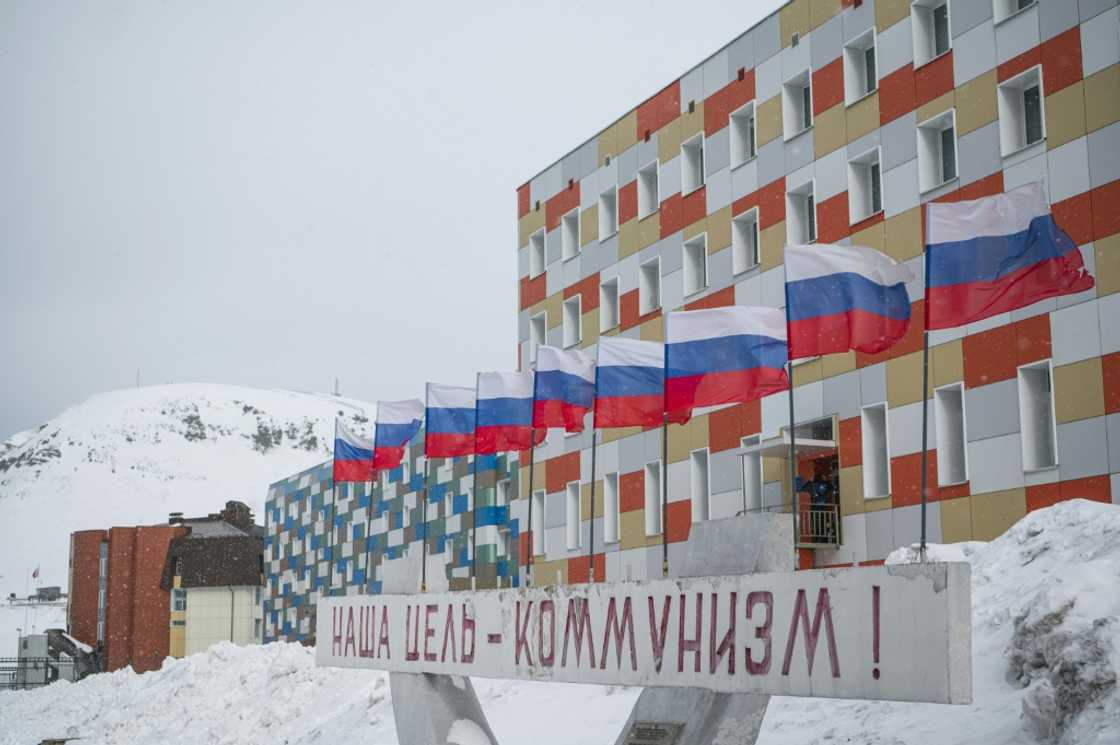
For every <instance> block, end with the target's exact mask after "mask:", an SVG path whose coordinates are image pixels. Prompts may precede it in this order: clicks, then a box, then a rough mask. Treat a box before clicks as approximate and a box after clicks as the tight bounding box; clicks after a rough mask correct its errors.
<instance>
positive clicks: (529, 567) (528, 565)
mask: <svg viewBox="0 0 1120 745" xmlns="http://www.w3.org/2000/svg"><path fill="white" fill-rule="evenodd" d="M536 440H537V430H536V428H535V427H530V428H529V524H528V525H527V526H526V530H527V532H528V534H529V540H528V541H526V545H527V546H528V550H529V556H528V557H527V558H526V559H525V584H527V585H529V584H532V582H533V551H535V550H536V549H534V548H533V456H534V454H535V453H536V450H537V448H536V446H535V444H534V443H535V442H536Z"/></svg>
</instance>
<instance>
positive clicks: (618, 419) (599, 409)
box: [595, 336, 665, 427]
mask: <svg viewBox="0 0 1120 745" xmlns="http://www.w3.org/2000/svg"><path fill="white" fill-rule="evenodd" d="M664 413H665V345H664V344H661V343H660V342H656V341H639V340H637V339H625V338H622V337H619V336H603V337H600V338H599V365H598V367H597V368H596V371H595V426H596V427H635V426H640V427H651V426H654V425H657V424H661V419H662V414H664Z"/></svg>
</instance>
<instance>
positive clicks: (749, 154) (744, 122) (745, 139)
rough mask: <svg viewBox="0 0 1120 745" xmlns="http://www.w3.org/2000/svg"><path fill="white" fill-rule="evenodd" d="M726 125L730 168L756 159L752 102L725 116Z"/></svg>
mask: <svg viewBox="0 0 1120 745" xmlns="http://www.w3.org/2000/svg"><path fill="white" fill-rule="evenodd" d="M727 124H728V134H729V135H730V137H728V141H729V144H730V148H731V167H732V168H738V167H739V166H741V165H743V164H744V163H750V162H751V161H752V160H754V159H755V158H757V157H758V115H757V112H756V107H755V102H754V100H753V99H752V100H751V101H749V102H748V103H745V104H743V105H742V106H740V107H739V108H737V109H735V110H734V111H732V112H731V113H730V114H729V115H728V116H727ZM744 144H745V145H746V147H745V148H744Z"/></svg>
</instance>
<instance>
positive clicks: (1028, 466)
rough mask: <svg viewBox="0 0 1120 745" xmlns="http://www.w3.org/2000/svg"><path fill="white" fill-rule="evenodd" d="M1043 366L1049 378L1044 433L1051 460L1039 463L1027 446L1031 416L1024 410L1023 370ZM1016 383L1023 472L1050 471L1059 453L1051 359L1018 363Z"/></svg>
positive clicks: (1057, 460) (1053, 467) (1025, 399)
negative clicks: (1048, 444) (1047, 429)
mask: <svg viewBox="0 0 1120 745" xmlns="http://www.w3.org/2000/svg"><path fill="white" fill-rule="evenodd" d="M1043 368H1045V370H1046V375H1047V377H1048V380H1049V386H1050V390H1049V398H1050V401H1049V408H1050V412H1049V415H1050V427H1049V431H1048V432H1047V433H1046V434H1047V436H1048V437H1049V439H1050V454H1051V459H1050V460H1051V462H1049V463H1040V462H1038V461H1037V460H1036V458H1035V457H1034V453H1032V452H1029V451H1028V448H1027V444H1028V443H1027V440H1028V435H1029V434H1030V430H1029V429H1028V427H1027V422H1029V421H1033V417H1031V416H1029V412H1027V411H1025V409H1026V407H1027V404H1028V403H1029V401H1028V399H1027V397H1026V395H1025V393H1026V392H1025V390H1024V384H1023V380H1024V372H1026V371H1031V370H1039V369H1043ZM1016 384H1017V386H1018V390H1019V422H1020V425H1019V426H1020V433H1019V434H1020V436H1019V440H1020V442H1021V445H1022V458H1023V471H1024V472H1025V473H1034V472H1038V471H1050V470H1053V469H1055V468H1057V467H1058V463H1059V454H1058V422H1057V416H1056V411H1055V407H1054V366H1053V364H1052V362H1051V360H1041V361H1038V362H1031V363H1028V364H1026V365H1020V366H1019V367H1018V369H1017V370H1016Z"/></svg>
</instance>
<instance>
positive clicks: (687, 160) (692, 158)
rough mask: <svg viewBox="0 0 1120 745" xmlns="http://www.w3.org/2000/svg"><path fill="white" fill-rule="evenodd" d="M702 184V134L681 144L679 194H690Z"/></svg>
mask: <svg viewBox="0 0 1120 745" xmlns="http://www.w3.org/2000/svg"><path fill="white" fill-rule="evenodd" d="M703 185H704V134H703V133H700V134H698V135H696V136H695V137H693V138H692V139H690V140H688V141H687V142H685V143H683V144H682V145H681V194H682V195H685V194H691V193H692V192H694V191H696V190H697V189H699V188H700V187H701V186H703Z"/></svg>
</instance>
